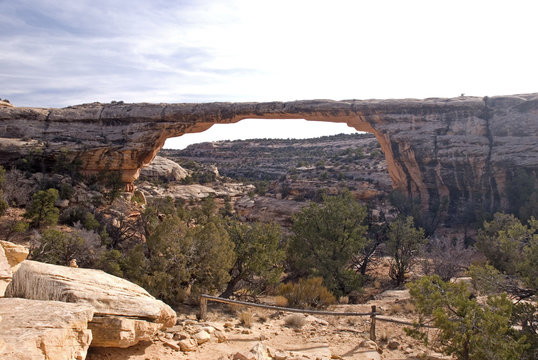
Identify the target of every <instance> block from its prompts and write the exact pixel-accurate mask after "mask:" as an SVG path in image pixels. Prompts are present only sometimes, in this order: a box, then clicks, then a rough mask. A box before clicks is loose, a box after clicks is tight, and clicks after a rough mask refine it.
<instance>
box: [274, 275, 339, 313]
mask: <svg viewBox="0 0 538 360" xmlns="http://www.w3.org/2000/svg"><path fill="white" fill-rule="evenodd" d="M322 283H323V279H322V278H321V277H315V278H310V279H300V280H299V282H298V283H287V284H281V285H280V286H279V287H278V294H279V295H280V296H283V297H285V298H286V299H287V300H288V306H289V307H297V308H306V309H313V308H324V307H327V306H329V305H331V304H334V303H335V302H336V298H335V297H334V295H333V294H331V292H330V291H329V290H328V289H327V288H326V287H325V286H323V284H322Z"/></svg>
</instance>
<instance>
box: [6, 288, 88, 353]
mask: <svg viewBox="0 0 538 360" xmlns="http://www.w3.org/2000/svg"><path fill="white" fill-rule="evenodd" d="M93 311H94V310H93V308H92V306H90V305H85V304H66V303H63V302H58V301H38V300H27V299H7V298H3V299H0V318H1V320H0V359H3V360H22V359H24V360H49V359H54V360H83V359H85V358H86V352H87V351H88V347H89V346H90V343H91V341H92V333H91V331H90V330H88V322H89V321H90V320H91V319H92V316H93Z"/></svg>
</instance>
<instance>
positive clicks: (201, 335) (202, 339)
mask: <svg viewBox="0 0 538 360" xmlns="http://www.w3.org/2000/svg"><path fill="white" fill-rule="evenodd" d="M192 338H193V339H194V340H196V342H197V343H198V345H201V344H203V343H206V342H208V341H209V340H211V335H209V334H208V333H207V332H206V331H204V330H200V331H198V332H197V333H196V334H194V335H193V336H192Z"/></svg>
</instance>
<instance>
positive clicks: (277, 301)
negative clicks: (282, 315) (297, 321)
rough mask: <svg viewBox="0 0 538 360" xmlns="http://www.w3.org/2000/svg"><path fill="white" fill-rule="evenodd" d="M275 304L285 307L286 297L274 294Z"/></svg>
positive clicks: (286, 304) (286, 303)
mask: <svg viewBox="0 0 538 360" xmlns="http://www.w3.org/2000/svg"><path fill="white" fill-rule="evenodd" d="M275 305H276V306H282V307H286V306H288V299H286V298H285V297H284V296H281V295H278V296H275Z"/></svg>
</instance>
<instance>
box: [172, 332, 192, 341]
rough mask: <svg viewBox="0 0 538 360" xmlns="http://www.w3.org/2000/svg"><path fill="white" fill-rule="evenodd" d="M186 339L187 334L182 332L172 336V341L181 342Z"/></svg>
mask: <svg viewBox="0 0 538 360" xmlns="http://www.w3.org/2000/svg"><path fill="white" fill-rule="evenodd" d="M188 338H190V336H189V334H187V333H186V332H184V331H182V332H177V333H175V334H174V340H183V339H188Z"/></svg>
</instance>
